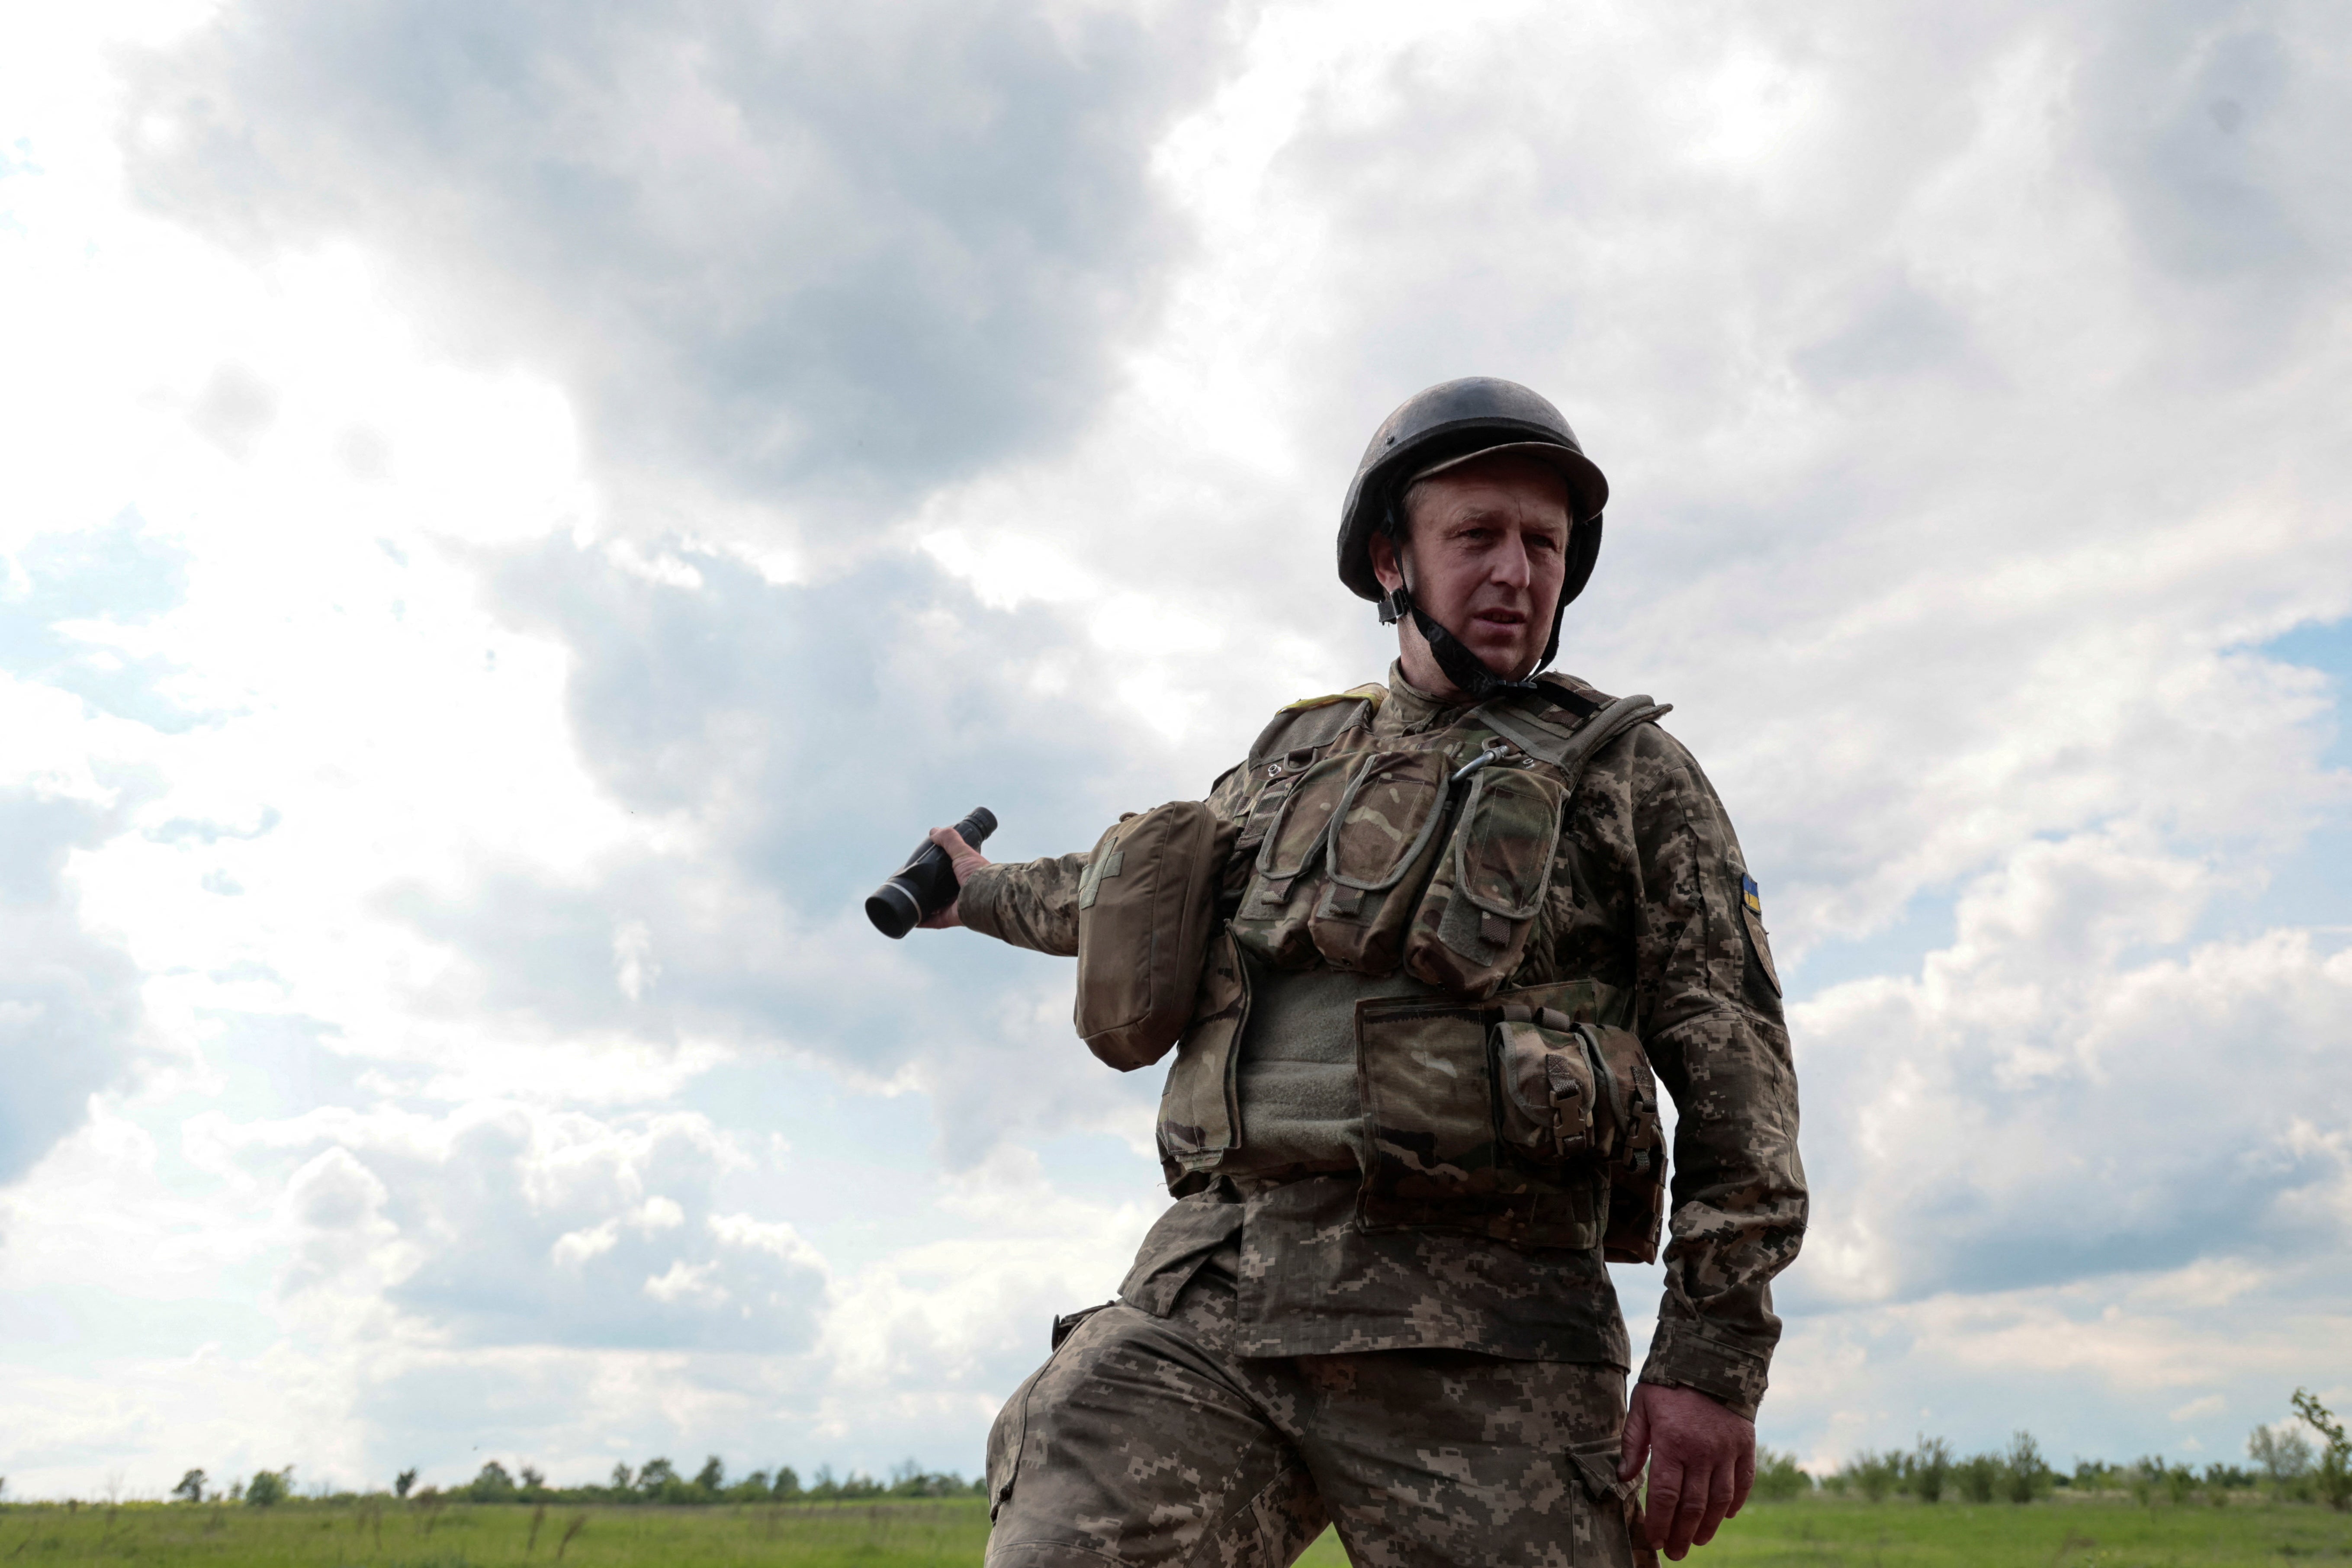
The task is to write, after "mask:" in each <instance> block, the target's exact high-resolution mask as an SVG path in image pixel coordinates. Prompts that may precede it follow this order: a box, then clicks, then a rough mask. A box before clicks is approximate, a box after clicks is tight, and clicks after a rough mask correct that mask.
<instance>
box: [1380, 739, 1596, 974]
mask: <svg viewBox="0 0 2352 1568" xmlns="http://www.w3.org/2000/svg"><path fill="white" fill-rule="evenodd" d="M1564 795H1565V790H1564V787H1563V785H1562V784H1561V782H1560V780H1559V775H1558V774H1557V773H1554V772H1553V771H1552V770H1551V769H1549V768H1531V767H1527V766H1524V765H1513V764H1509V763H1505V764H1501V765H1497V766H1491V767H1486V768H1482V769H1480V770H1479V771H1478V772H1477V773H1474V774H1472V775H1471V781H1470V794H1469V796H1468V798H1467V799H1465V801H1464V802H1463V804H1462V813H1461V816H1460V818H1459V819H1458V821H1457V822H1456V824H1455V826H1454V835H1453V838H1452V841H1451V843H1450V844H1449V845H1448V847H1447V851H1446V853H1444V855H1442V856H1440V857H1439V858H1438V861H1437V867H1436V872H1435V874H1434V875H1433V876H1432V877H1431V878H1430V880H1429V887H1428V890H1427V891H1425V892H1424V893H1423V895H1422V897H1421V901H1420V903H1419V905H1418V906H1417V907H1416V908H1415V909H1414V910H1413V914H1412V924H1411V926H1410V928H1409V930H1408V931H1407V933H1406V937H1405V944H1404V967H1405V970H1406V972H1407V973H1410V974H1412V976H1413V977H1414V978H1415V979H1417V980H1423V981H1426V982H1428V983H1429V984H1432V985H1436V986H1441V987H1443V988H1444V990H1445V991H1447V992H1449V993H1451V994H1454V995H1456V996H1463V997H1471V998H1476V997H1483V996H1489V995H1492V994H1494V992H1495V988H1496V986H1498V985H1500V984H1502V983H1503V980H1504V978H1505V976H1507V975H1508V974H1509V973H1511V971H1512V970H1514V969H1516V968H1517V967H1518V964H1519V959H1520V957H1521V955H1523V954H1524V953H1525V952H1527V947H1528V932H1529V931H1531V930H1532V929H1533V928H1534V925H1535V918H1536V912H1537V911H1538V910H1540V909H1541V908H1542V907H1543V896H1544V889H1546V887H1548V886H1549V884H1550V881H1551V863H1552V853H1553V851H1554V850H1555V849H1557V848H1558V847H1559V819H1560V813H1561V806H1562V799H1563V796H1564Z"/></svg>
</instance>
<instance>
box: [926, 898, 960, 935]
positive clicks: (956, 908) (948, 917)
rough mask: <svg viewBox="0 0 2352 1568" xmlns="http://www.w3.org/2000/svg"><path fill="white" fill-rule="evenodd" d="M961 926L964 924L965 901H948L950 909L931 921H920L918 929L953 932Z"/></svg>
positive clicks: (932, 917)
mask: <svg viewBox="0 0 2352 1568" xmlns="http://www.w3.org/2000/svg"><path fill="white" fill-rule="evenodd" d="M961 924H963V900H961V899H950V900H948V907H947V908H946V909H943V910H940V912H939V913H938V914H935V915H933V916H931V917H930V918H929V920H925V921H919V922H918V924H917V929H918V930H920V931H952V930H954V929H955V928H956V927H957V926H960V925H961Z"/></svg>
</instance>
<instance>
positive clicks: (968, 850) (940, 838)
mask: <svg viewBox="0 0 2352 1568" xmlns="http://www.w3.org/2000/svg"><path fill="white" fill-rule="evenodd" d="M931 842H932V843H934V844H936V845H938V846H939V847H940V848H942V849H944V850H946V851H947V852H948V864H949V865H950V867H952V868H954V869H955V879H956V885H957V886H958V887H961V886H962V885H963V884H964V883H966V882H968V881H970V880H971V874H972V873H973V872H974V871H977V870H979V869H980V868H982V866H985V865H987V864H989V859H988V857H987V856H985V855H983V854H982V853H981V852H980V851H979V850H977V849H974V848H973V847H971V845H969V844H966V843H965V842H964V841H963V835H962V834H961V833H958V832H957V831H956V830H955V829H954V828H952V827H934V828H932V829H931ZM961 924H963V900H962V898H961V896H959V897H957V898H955V899H953V900H950V902H949V904H948V907H947V908H946V909H943V910H940V912H939V913H938V914H935V915H933V916H932V917H931V918H930V919H929V920H927V921H924V922H923V926H924V928H925V929H926V930H929V931H945V930H946V929H947V928H948V927H950V926H960V925H961Z"/></svg>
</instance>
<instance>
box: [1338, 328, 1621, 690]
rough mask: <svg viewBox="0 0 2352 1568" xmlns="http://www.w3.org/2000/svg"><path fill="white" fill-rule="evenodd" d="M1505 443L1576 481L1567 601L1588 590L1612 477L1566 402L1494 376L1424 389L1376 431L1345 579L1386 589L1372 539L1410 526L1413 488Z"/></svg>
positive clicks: (1345, 515)
mask: <svg viewBox="0 0 2352 1568" xmlns="http://www.w3.org/2000/svg"><path fill="white" fill-rule="evenodd" d="M1503 448H1507V449H1509V450H1511V451H1514V452H1525V453H1527V454H1528V456H1529V457H1533V458H1541V459H1543V460H1544V461H1546V462H1548V463H1549V464H1550V465H1551V466H1552V467H1553V468H1557V469H1559V474H1560V477H1561V478H1562V479H1566V480H1567V481H1568V503H1569V512H1570V530H1569V541H1568V561H1567V568H1568V573H1567V576H1566V577H1565V578H1564V579H1563V580H1562V582H1561V584H1560V598H1559V602H1560V605H1561V606H1563V607H1564V606H1566V605H1567V604H1568V602H1569V601H1570V599H1573V598H1575V597H1576V596H1577V595H1579V594H1580V593H1582V592H1583V591H1584V584H1585V583H1586V581H1587V580H1588V579H1590V578H1591V575H1592V563H1593V561H1594V560H1595V559H1596V558H1597V557H1598V556H1599V555H1600V553H1601V508H1602V507H1603V506H1605V505H1607V504H1608V500H1609V481H1608V480H1607V479H1604V478H1602V477H1601V470H1600V469H1599V468H1595V467H1594V466H1593V464H1592V460H1591V458H1587V457H1586V456H1585V455H1584V447H1582V446H1581V445H1580V443H1579V442H1578V441H1577V439H1576V432H1575V431H1573V430H1571V429H1570V428H1569V427H1568V421H1567V420H1565V419H1563V418H1561V417H1560V415H1559V409H1557V408H1554V407H1553V406H1552V405H1550V404H1549V403H1548V402H1546V401H1545V400H1544V398H1543V397H1542V396H1541V395H1538V394H1537V393H1534V392H1531V391H1529V390H1528V388H1526V387H1524V386H1521V385H1520V384H1518V383H1517V382H1516V381H1504V380H1502V379H1500V378H1498V377H1496V376H1491V375H1473V376H1465V377H1464V378H1463V379H1462V380H1460V381H1448V382H1442V383H1440V384H1437V385H1435V386H1433V387H1429V388H1427V389H1426V390H1424V391H1422V392H1416V393H1414V394H1413V395H1412V396H1411V397H1408V398H1406V399H1405V400H1404V403H1403V404H1402V405H1401V406H1400V407H1399V408H1398V409H1397V411H1396V412H1395V413H1393V414H1391V415H1390V416H1388V417H1387V418H1386V419H1384V420H1382V421H1381V427H1380V428H1379V429H1378V430H1375V431H1373V432H1372V444H1371V445H1370V446H1369V447H1365V448H1364V457H1363V460H1362V461H1361V462H1360V463H1358V464H1357V465H1356V478H1355V480H1354V482H1352V483H1351V484H1349V486H1348V500H1347V504H1346V505H1345V506H1344V507H1343V508H1341V510H1340V512H1339V581H1341V582H1342V583H1345V584H1347V585H1348V586H1349V588H1350V589H1352V590H1353V591H1354V592H1355V594H1356V595H1357V596H1358V597H1360V598H1365V599H1381V598H1383V597H1384V595H1383V594H1382V593H1381V584H1380V580H1379V579H1378V578H1377V577H1375V576H1373V574H1372V558H1371V539H1372V535H1373V534H1375V533H1377V532H1380V531H1383V530H1390V531H1394V530H1397V529H1400V528H1401V527H1402V523H1403V521H1404V519H1403V512H1402V507H1403V504H1404V489H1405V487H1406V486H1407V485H1408V484H1410V483H1411V482H1412V480H1413V479H1418V478H1420V477H1421V476H1423V474H1426V473H1428V472H1430V471H1431V470H1433V469H1435V468H1450V467H1452V466H1453V465H1454V463H1456V462H1460V461H1464V460H1466V459H1468V458H1473V457H1477V456H1481V455H1484V454H1486V453H1489V452H1493V451H1496V450H1498V449H1503ZM1548 658H1549V656H1547V659H1548Z"/></svg>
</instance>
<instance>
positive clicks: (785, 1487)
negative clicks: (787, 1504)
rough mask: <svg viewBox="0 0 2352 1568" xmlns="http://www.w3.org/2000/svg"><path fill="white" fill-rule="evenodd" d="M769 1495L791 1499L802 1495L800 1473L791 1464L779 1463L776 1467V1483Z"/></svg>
mask: <svg viewBox="0 0 2352 1568" xmlns="http://www.w3.org/2000/svg"><path fill="white" fill-rule="evenodd" d="M769 1495H770V1496H771V1497H774V1498H777V1499H789V1498H796V1497H798V1496H800V1495H801V1478H800V1473H799V1472H798V1471H796V1470H794V1469H793V1468H792V1467H791V1466H790V1465H778V1466H777V1467H776V1484H775V1486H774V1487H773V1488H772V1489H771V1490H770V1492H769Z"/></svg>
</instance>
